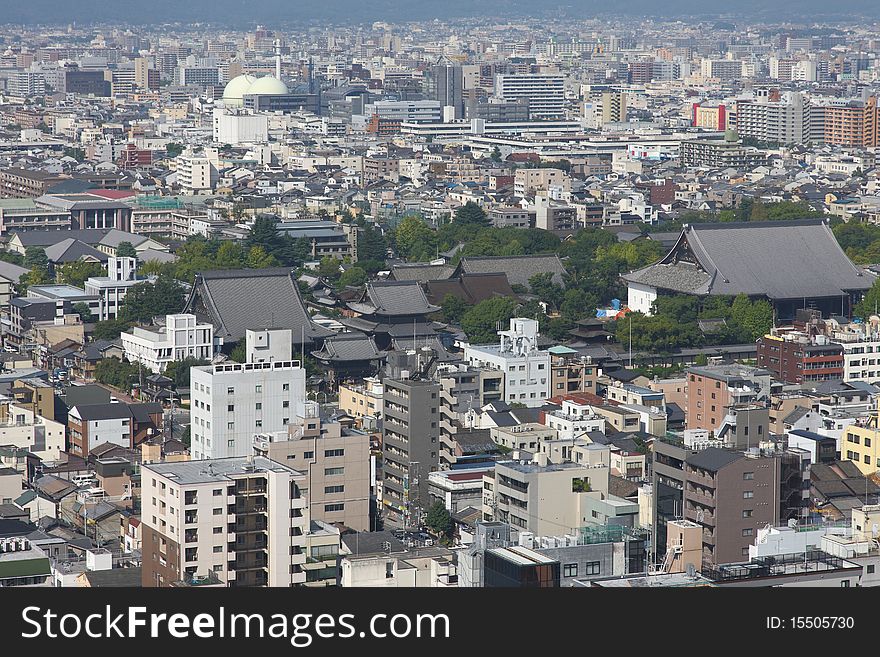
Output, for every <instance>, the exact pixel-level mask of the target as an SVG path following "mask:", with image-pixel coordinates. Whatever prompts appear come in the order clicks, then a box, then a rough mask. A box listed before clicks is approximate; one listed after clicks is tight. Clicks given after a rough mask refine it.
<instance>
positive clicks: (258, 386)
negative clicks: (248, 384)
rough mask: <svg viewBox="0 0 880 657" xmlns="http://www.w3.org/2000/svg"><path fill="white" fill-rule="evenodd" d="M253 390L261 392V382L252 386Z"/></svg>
mask: <svg viewBox="0 0 880 657" xmlns="http://www.w3.org/2000/svg"><path fill="white" fill-rule="evenodd" d="M254 392H256V393H261V392H263V385H262V384H261V383H258V384H257V385H256V386H254Z"/></svg>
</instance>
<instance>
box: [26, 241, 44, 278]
mask: <svg viewBox="0 0 880 657" xmlns="http://www.w3.org/2000/svg"><path fill="white" fill-rule="evenodd" d="M24 266H25V267H27V268H28V269H30V270H34V269H42V270H44V271H47V272H48V270H49V258H48V257H46V251H45V249H43V248H41V247H39V246H29V247H27V249H25V252H24Z"/></svg>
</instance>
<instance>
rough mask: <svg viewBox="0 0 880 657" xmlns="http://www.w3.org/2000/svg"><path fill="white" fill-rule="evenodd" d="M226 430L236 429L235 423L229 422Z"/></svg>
mask: <svg viewBox="0 0 880 657" xmlns="http://www.w3.org/2000/svg"><path fill="white" fill-rule="evenodd" d="M226 428H227V429H229V430H232V429H235V422H227V423H226Z"/></svg>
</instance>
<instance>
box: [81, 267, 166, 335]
mask: <svg viewBox="0 0 880 657" xmlns="http://www.w3.org/2000/svg"><path fill="white" fill-rule="evenodd" d="M136 269H137V258H128V257H118V256H110V257H109V258H107V276H93V277H91V278H89V279H87V280H86V282H85V285H84V286H83V287H84V288H85V292H86V294H87V295H93V296H97V297H98V308H97V310H98V312H97V316H98V320H100V321H106V320H108V319H116V318H117V317H118V316H119V311H120V309H121V308H122V302H123V300H124V299H125V295H126V294H127V293H128V290H129V289H130V288H132V287H134V286H135V285H137V284H138V283H143V282H145V280H153V279H152V278H151V279H141V280H139V279H138V278H137V274H136V273H135V270H136Z"/></svg>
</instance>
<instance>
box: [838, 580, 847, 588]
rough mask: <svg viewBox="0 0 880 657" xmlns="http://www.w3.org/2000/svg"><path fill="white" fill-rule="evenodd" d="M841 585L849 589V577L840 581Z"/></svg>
mask: <svg viewBox="0 0 880 657" xmlns="http://www.w3.org/2000/svg"><path fill="white" fill-rule="evenodd" d="M840 586H841V587H842V588H845V589H848V588H849V580H848V579H845V580H843V581H842V582H841V583H840Z"/></svg>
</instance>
